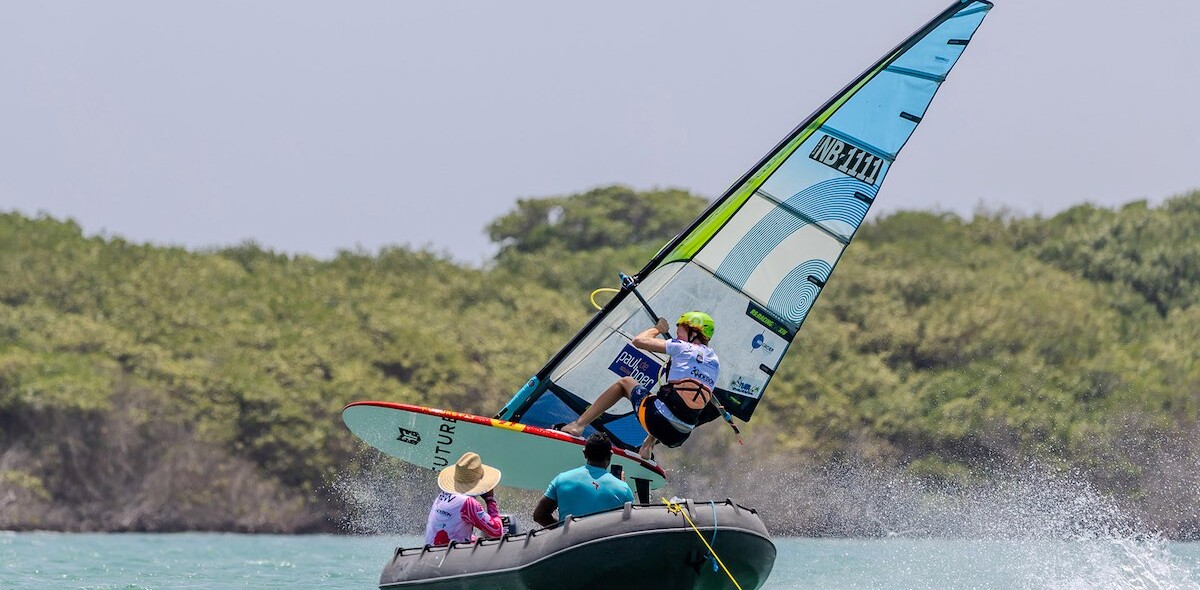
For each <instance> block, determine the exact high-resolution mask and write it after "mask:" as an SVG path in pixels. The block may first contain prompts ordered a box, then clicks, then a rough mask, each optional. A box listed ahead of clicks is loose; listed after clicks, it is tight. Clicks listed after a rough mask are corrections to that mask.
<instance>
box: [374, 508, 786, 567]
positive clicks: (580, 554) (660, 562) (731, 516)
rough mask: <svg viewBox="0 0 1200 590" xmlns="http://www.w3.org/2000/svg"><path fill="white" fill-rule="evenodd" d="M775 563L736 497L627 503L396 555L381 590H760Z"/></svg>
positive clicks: (759, 526)
mask: <svg viewBox="0 0 1200 590" xmlns="http://www.w3.org/2000/svg"><path fill="white" fill-rule="evenodd" d="M774 564H775V545H774V544H773V543H771V539H770V538H768V536H767V528H766V527H765V526H764V525H763V522H762V520H761V519H760V518H759V517H758V513H757V512H756V511H754V510H752V509H749V508H746V507H743V506H739V505H738V504H736V503H734V502H733V501H732V500H728V499H727V500H724V501H719V502H697V501H693V500H680V501H679V502H678V503H675V504H671V505H668V504H661V505H652V504H650V505H648V504H630V503H626V504H625V506H623V507H621V508H617V509H615V510H610V511H608V512H601V513H599V514H593V515H590V516H585V517H582V518H576V517H573V516H568V517H567V518H566V519H564V520H563V521H562V522H560V523H558V524H556V525H554V526H551V527H547V528H542V529H535V530H532V531H529V532H525V533H519V534H506V535H504V536H503V537H501V538H499V539H484V540H479V541H476V542H474V543H454V544H451V545H449V546H444V547H431V546H425V547H415V548H407V549H406V548H400V549H397V550H396V553H395V555H394V556H393V557H392V560H391V562H389V563H388V564H387V566H386V567H384V569H383V574H382V575H381V576H380V578H379V587H380V589H381V590H384V589H393V590H395V589H401V588H420V589H422V590H433V589H437V590H442V589H447V590H448V589H451V588H454V589H458V588H461V589H467V588H470V589H471V590H478V589H480V588H489V589H492V588H496V589H499V588H503V589H512V590H517V589H536V590H540V589H548V588H572V589H578V590H582V589H586V588H606V589H613V588H654V589H655V590H671V589H685V588H686V589H691V588H706V589H707V588H736V587H737V586H740V587H741V588H742V589H743V590H753V589H756V588H760V587H761V586H762V585H763V583H764V582H766V580H767V576H768V575H769V574H770V573H771V567H772V566H773V565H774ZM733 580H737V585H736V586H735V584H734V582H733Z"/></svg>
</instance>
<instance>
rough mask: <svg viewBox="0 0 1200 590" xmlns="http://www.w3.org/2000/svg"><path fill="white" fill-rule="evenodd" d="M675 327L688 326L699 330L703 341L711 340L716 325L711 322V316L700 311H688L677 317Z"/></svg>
mask: <svg viewBox="0 0 1200 590" xmlns="http://www.w3.org/2000/svg"><path fill="white" fill-rule="evenodd" d="M675 325H677V326H690V327H692V328H695V329H697V330H700V333H701V334H704V339H705V340H712V337H713V333H714V332H716V331H717V324H716V322H714V321H713V319H712V316H710V315H708V314H706V313H704V312H702V311H688V312H684V314H683V315H681V316H679V321H678V322H675Z"/></svg>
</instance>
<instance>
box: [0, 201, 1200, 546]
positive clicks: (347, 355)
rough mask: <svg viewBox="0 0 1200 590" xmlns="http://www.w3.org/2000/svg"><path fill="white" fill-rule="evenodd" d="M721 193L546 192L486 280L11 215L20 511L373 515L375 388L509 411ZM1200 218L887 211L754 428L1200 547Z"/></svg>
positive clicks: (517, 211)
mask: <svg viewBox="0 0 1200 590" xmlns="http://www.w3.org/2000/svg"><path fill="white" fill-rule="evenodd" d="M706 206H707V201H706V200H705V199H703V198H700V197H697V196H695V195H691V194H688V193H686V192H684V191H677V190H661V191H645V192H638V191H634V190H631V189H629V188H625V187H621V186H612V187H603V188H598V189H595V190H591V191H588V192H585V193H581V194H575V195H569V196H561V197H551V198H543V199H527V200H521V201H519V202H518V203H517V205H516V207H515V208H514V209H513V210H512V211H511V212H510V213H508V214H506V215H504V216H502V217H500V218H498V219H496V220H495V221H494V222H493V223H491V224H490V225H489V226H488V228H487V231H488V233H489V235H490V237H491V238H492V240H493V241H494V242H495V243H496V244H497V245H498V247H499V251H498V253H497V255H496V256H495V258H494V259H493V260H492V261H491V262H490V263H489V264H487V265H485V266H484V267H482V268H479V267H474V266H469V265H464V264H460V263H456V262H454V261H453V260H451V259H450V258H448V257H447V256H445V255H442V254H437V253H434V252H430V251H426V250H414V249H409V248H400V247H389V248H384V249H382V250H380V251H379V252H377V253H367V252H361V251H357V252H355V251H344V252H341V253H340V254H338V255H337V256H336V257H334V258H332V259H329V260H318V259H314V258H312V257H308V256H294V255H285V254H279V253H276V252H272V251H271V250H269V249H266V248H263V247H261V246H259V245H257V244H255V243H245V244H242V245H239V246H236V247H231V248H222V249H214V250H205V251H188V250H185V249H181V248H171V247H160V246H152V245H144V244H136V243H130V242H128V241H126V240H123V239H121V238H118V237H89V236H86V235H84V233H83V232H82V231H81V229H80V227H79V226H78V225H77V224H76V223H74V222H72V221H62V220H56V219H53V218H49V217H45V216H42V217H34V218H31V217H27V216H23V215H20V214H16V213H10V214H2V215H0V276H2V277H3V280H2V281H0V528H61V529H68V530H81V529H82V530H87V529H99V530H182V529H191V528H204V529H222V530H246V531H272V530H278V531H306V530H327V529H329V528H330V527H331V526H332V525H331V523H332V522H335V521H336V520H337V515H338V513H339V511H340V510H342V509H343V508H344V507H343V506H342V505H341V504H340V503H339V501H338V499H337V498H336V496H335V495H333V494H331V493H330V492H329V490H328V487H327V486H326V485H325V483H326V482H328V481H329V480H330V479H331V478H333V477H335V476H336V475H337V474H338V473H341V472H344V471H346V470H353V469H355V468H356V465H358V464H359V462H360V461H361V459H362V454H361V453H360V448H361V447H360V445H359V444H358V443H357V442H356V441H355V440H354V439H353V437H352V436H351V435H350V434H349V433H348V432H347V431H346V429H345V427H344V426H343V425H342V423H341V420H340V418H339V413H340V410H341V408H342V407H343V406H344V405H345V404H346V403H348V402H351V401H357V400H363V399H379V400H388V401H399V402H408V403H418V404H422V405H428V406H434V407H442V408H450V409H456V410H462V411H467V412H474V413H479V414H484V415H490V414H492V413H494V412H495V411H496V410H497V409H498V408H499V407H500V406H501V405H502V404H503V403H504V402H505V401H506V400H507V399H508V398H509V397H510V396H511V395H512V393H513V392H514V391H515V390H516V389H518V388H519V387H520V386H521V385H522V384H523V383H524V382H525V380H526V379H527V378H528V377H529V375H531V374H533V373H534V372H536V371H537V369H539V368H540V367H541V365H542V364H543V363H544V362H545V360H546V359H547V358H548V357H549V356H550V355H551V354H552V353H553V352H554V351H555V350H556V349H557V348H558V347H559V346H561V345H562V344H563V343H564V342H565V341H566V339H567V338H568V337H569V336H570V335H571V334H572V333H573V332H574V331H575V330H576V329H578V327H579V326H580V325H582V323H583V322H584V321H586V319H587V318H588V317H589V315H590V314H591V313H593V310H592V308H591V306H590V304H589V303H588V302H587V296H588V293H590V292H591V290H592V289H594V288H596V287H601V286H615V283H616V273H617V271H618V270H624V271H632V270H637V269H638V268H640V266H641V265H642V264H643V263H644V261H645V260H646V259H648V258H649V257H650V256H651V255H652V254H653V253H654V252H655V251H657V249H658V248H660V247H661V246H662V245H663V244H664V243H665V242H666V240H667V239H669V238H670V237H671V235H672V234H674V233H675V232H677V231H679V230H681V229H682V228H683V227H684V226H686V225H687V223H688V222H689V221H690V220H691V219H693V218H694V217H695V216H696V215H698V214H699V212H700V211H702V210H703V208H704V207H706ZM1198 232H1200V193H1192V194H1189V195H1184V196H1179V197H1175V198H1172V199H1168V200H1166V201H1164V202H1163V203H1161V204H1159V205H1157V206H1150V205H1148V204H1147V203H1145V202H1136V203H1131V204H1129V205H1126V206H1124V207H1121V208H1119V209H1106V208H1100V207H1094V206H1090V205H1083V206H1078V207H1074V208H1072V209H1069V210H1067V211H1064V212H1062V213H1060V214H1058V215H1054V216H1051V217H1041V216H1018V215H1011V214H1002V213H979V214H976V215H975V216H973V217H972V218H970V219H964V218H962V217H959V216H955V215H951V214H939V213H928V212H904V213H896V214H892V215H888V216H885V217H881V218H877V219H876V220H874V221H871V222H869V223H867V224H865V225H864V226H863V227H862V228H861V229H860V231H859V233H858V235H857V236H856V239H855V241H854V243H853V244H851V246H850V248H849V249H848V251H847V252H846V254H845V256H844V257H843V260H842V262H841V263H840V264H839V266H838V268H837V269H836V270H835V272H834V274H833V277H832V278H831V280H830V281H829V285H828V286H827V287H826V289H825V290H824V292H823V293H822V295H821V297H820V299H819V300H818V302H817V304H816V305H815V307H814V308H813V310H812V312H811V313H810V316H809V318H808V319H807V321H806V324H805V326H804V328H803V330H802V331H801V333H800V335H799V336H798V337H797V339H796V341H795V343H794V344H793V346H792V348H791V349H790V351H789V352H788V358H786V359H785V360H784V362H783V364H782V366H781V369H780V371H779V373H778V374H777V375H776V377H775V378H774V380H773V381H772V385H771V388H770V389H769V391H768V392H767V395H766V397H765V399H764V402H763V405H762V407H761V409H760V411H759V413H758V414H756V416H755V418H754V420H753V421H752V422H751V423H750V424H748V425H747V426H746V430H747V431H748V435H749V440H748V444H750V445H754V446H755V448H756V449H757V453H756V454H755V457H758V458H760V459H761V460H762V461H773V460H781V459H780V458H785V457H786V458H788V460H789V461H792V462H795V463H804V464H812V465H818V464H828V463H835V462H849V461H854V462H865V463H868V464H879V465H889V466H894V467H896V468H899V469H904V470H907V472H908V473H911V474H913V475H914V476H919V477H921V478H925V479H927V480H929V481H936V482H942V483H948V484H951V485H970V484H971V483H972V482H979V481H983V480H986V478H987V477H989V474H990V473H992V472H993V471H994V470H996V469H999V468H1002V467H1003V466H1005V465H1011V464H1013V463H1014V462H1017V461H1020V460H1024V459H1027V458H1035V459H1037V460H1039V461H1042V462H1045V463H1047V464H1049V465H1053V466H1056V467H1058V468H1062V469H1078V470H1080V471H1081V472H1082V473H1085V474H1086V476H1087V477H1088V478H1089V480H1090V481H1093V482H1095V483H1096V484H1097V485H1099V486H1101V487H1102V488H1103V489H1105V490H1107V491H1109V492H1110V493H1112V494H1114V495H1116V496H1118V497H1120V498H1124V499H1126V500H1127V501H1129V502H1132V503H1134V504H1136V505H1138V506H1140V507H1141V509H1143V510H1144V511H1145V513H1146V514H1147V515H1149V517H1150V518H1151V520H1153V521H1154V522H1155V523H1156V524H1157V525H1159V527H1160V528H1162V529H1164V530H1168V531H1169V532H1172V533H1173V534H1175V535H1177V536H1189V535H1195V534H1196V533H1197V531H1200V521H1198V520H1197V517H1195V516H1194V515H1193V516H1187V515H1179V514H1177V512H1178V511H1172V510H1171V506H1172V504H1173V503H1174V502H1175V501H1176V500H1174V499H1172V498H1174V497H1177V495H1178V492H1179V490H1180V489H1190V490H1192V491H1191V492H1190V493H1191V494H1192V496H1193V497H1192V501H1193V503H1194V501H1195V500H1197V498H1195V497H1194V496H1196V495H1197V494H1200V492H1197V491H1196V488H1197V486H1196V485H1195V481H1194V479H1195V477H1196V475H1195V472H1196V470H1195V468H1194V466H1195V464H1196V460H1197V458H1198V457H1200V443H1197V442H1195V441H1196V440H1197V437H1196V434H1197V433H1200V429H1198V428H1197V419H1198V413H1200V363H1196V362H1195V358H1196V345H1195V343H1196V342H1197V340H1198V338H1197V337H1198V336H1200V307H1198V306H1196V305H1194V302H1196V301H1198V296H1200V242H1197V241H1196V240H1194V239H1192V236H1195V235H1197V233H1198ZM718 350H719V348H718ZM722 460H723V458H722V456H721V454H720V452H711V453H706V454H705V457H691V456H689V457H688V459H687V460H686V461H682V464H683V466H684V467H683V469H685V470H688V469H690V470H697V471H701V470H705V469H711V468H714V466H715V465H717V464H718V463H719V462H720V461H722ZM1180 465H1182V466H1183V467H1180ZM1188 465H1190V466H1191V470H1190V471H1189V470H1188V469H1187V466H1188ZM1170 494H1175V496H1171V495H1170Z"/></svg>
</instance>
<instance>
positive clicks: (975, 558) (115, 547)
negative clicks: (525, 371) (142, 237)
mask: <svg viewBox="0 0 1200 590" xmlns="http://www.w3.org/2000/svg"><path fill="white" fill-rule="evenodd" d="M415 542H416V539H415V538H412V537H387V536H373V537H335V536H276V535H233V534H204V533H185V534H158V535H145V534H58V533H3V532H0V589H3V590H25V589H39V590H41V589H44V588H80V589H89V590H118V589H120V590H143V589H144V590H151V589H164V590H166V589H171V590H188V589H195V590H210V589H212V590H215V589H225V588H324V589H333V590H341V589H346V590H350V589H354V590H371V589H373V588H375V587H376V586H375V583H376V582H377V580H378V576H379V571H380V569H381V568H382V566H383V564H384V562H385V561H387V559H388V557H389V556H390V555H391V551H392V549H393V548H394V547H395V546H396V545H397V544H403V545H412V544H415ZM776 545H777V546H778V549H779V557H778V559H777V560H776V563H775V570H774V572H773V573H772V575H771V578H770V580H769V581H768V582H767V585H766V588H773V589H784V588H847V589H868V588H871V589H874V588H879V589H884V588H913V589H917V588H947V589H959V588H961V589H967V588H997V589H1000V588H1047V589H1049V588H1053V589H1080V590H1082V589H1086V588H1130V589H1141V588H1163V589H1168V588H1172V589H1173V588H1196V589H1200V544H1197V543H1166V542H1163V541H1160V540H1156V539H1140V540H1139V539H1134V538H1108V539H1105V538H1097V539H1085V540H1075V541H1041V540H1033V541H1021V540H1005V541H995V540H943V539H906V538H893V539H869V540H868V539H776Z"/></svg>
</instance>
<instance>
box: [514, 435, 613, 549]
mask: <svg viewBox="0 0 1200 590" xmlns="http://www.w3.org/2000/svg"><path fill="white" fill-rule="evenodd" d="M612 454H613V453H612V441H611V440H609V438H608V436H607V435H605V434H604V433H602V432H597V433H595V434H593V435H591V436H589V437H588V439H587V444H586V445H584V447H583V458H584V459H585V460H586V461H587V464H586V465H584V466H582V467H576V468H575V469H571V470H568V471H564V472H562V473H560V474H558V475H557V476H556V477H555V478H554V479H553V480H552V481H551V482H550V485H549V486H548V487H547V488H546V494H545V495H544V496H542V499H541V500H538V504H537V506H536V507H535V508H534V509H533V520H534V522H536V523H538V524H540V525H542V526H550V525H552V524H554V523H556V522H558V521H560V520H562V519H564V518H566V517H567V515H575V516H587V515H589V514H595V513H597V512H604V511H605V510H612V509H613V508H619V507H621V506H622V505H624V504H625V503H626V502H632V501H633V491H632V490H630V489H629V484H627V483H625V482H623V481H621V480H620V479H617V477H616V476H614V475H613V474H611V473H609V472H608V465H609V463H611V462H612ZM555 508H557V509H558V516H559V518H555V517H554V509H555Z"/></svg>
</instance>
